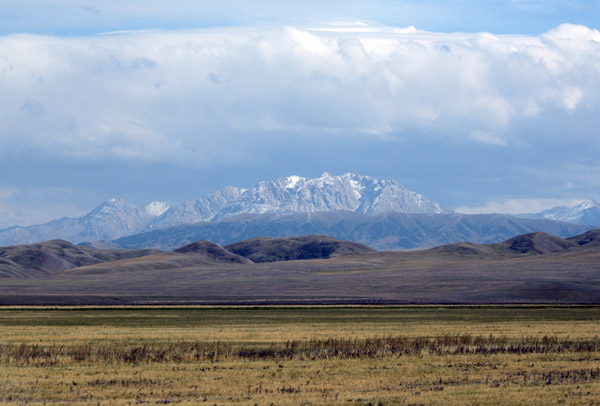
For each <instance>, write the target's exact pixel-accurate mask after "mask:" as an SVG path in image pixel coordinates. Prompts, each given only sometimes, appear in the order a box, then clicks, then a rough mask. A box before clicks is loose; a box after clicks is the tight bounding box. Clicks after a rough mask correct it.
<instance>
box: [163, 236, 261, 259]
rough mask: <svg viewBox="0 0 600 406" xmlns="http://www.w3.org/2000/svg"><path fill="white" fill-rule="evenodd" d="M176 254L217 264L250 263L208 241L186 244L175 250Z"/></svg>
mask: <svg viewBox="0 0 600 406" xmlns="http://www.w3.org/2000/svg"><path fill="white" fill-rule="evenodd" d="M173 252H176V253H178V254H194V255H199V256H203V257H204V258H206V259H207V260H210V261H213V262H219V263H232V264H249V263H252V261H251V260H249V259H248V258H244V257H243V256H240V255H236V254H234V253H232V252H231V251H228V250H226V249H225V248H223V247H221V246H220V245H217V244H214V243H212V242H210V241H204V240H200V241H196V242H194V243H191V244H188V245H186V246H184V247H181V248H177V249H176V250H175V251H173Z"/></svg>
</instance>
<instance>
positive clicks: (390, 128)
mask: <svg viewBox="0 0 600 406" xmlns="http://www.w3.org/2000/svg"><path fill="white" fill-rule="evenodd" d="M215 3H217V4H215ZM300 3H301V5H299V4H300ZM599 30H600V3H599V2H598V1H596V0H594V1H585V0H572V1H570V0H562V1H560V0H559V1H551V0H487V1H485V0H483V1H475V0H454V1H452V0H450V1H435V0H420V1H416V0H415V1H387V0H375V1H356V0H355V1H352V0H350V1H336V0H333V1H328V2H320V1H319V2H317V1H312V0H308V1H304V2H292V1H268V0H259V1H253V2H243V1H233V0H225V1H220V2H207V1H183V0H172V1H169V2H166V1H156V0H143V1H142V0H139V1H138V0H131V1H122V0H121V1H116V0H103V1H88V0H80V1H71V0H60V1H58V0H30V1H22V0H21V1H18V0H3V1H2V7H1V8H0V174H1V175H0V228H2V227H9V226H13V225H17V224H18V225H31V224H39V223H43V222H46V221H49V220H52V219H55V218H58V217H62V216H69V217H75V216H78V215H81V214H83V213H85V212H87V211H89V210H91V209H92V208H93V207H95V206H97V205H98V204H100V203H101V202H102V201H104V200H107V199H109V198H112V197H120V198H124V199H126V200H128V201H130V202H132V203H135V204H140V205H144V204H146V203H149V202H151V201H166V202H168V203H171V204H177V203H180V202H182V201H183V200H193V199H196V198H198V197H200V196H202V195H204V194H206V193H209V192H210V191H212V190H215V189H218V188H221V187H223V186H227V185H231V186H237V187H252V186H254V185H255V184H256V183H257V182H259V181H261V180H268V179H274V178H278V177H283V176H288V175H292V174H294V175H299V176H305V177H315V176H318V175H320V174H321V173H323V172H329V173H331V174H342V173H346V172H353V173H358V174H362V175H370V176H373V177H377V178H383V179H395V180H397V181H399V182H400V183H401V184H403V185H405V186H406V187H408V188H409V189H411V190H414V191H416V192H418V193H421V194H424V195H425V196H427V197H428V198H430V199H432V200H434V201H436V202H438V203H440V204H442V205H444V206H446V207H449V208H451V209H457V210H459V211H461V212H465V213H477V212H506V213H519V212H536V211H541V210H543V209H545V208H549V207H552V206H555V205H559V204H567V205H571V204H574V203H576V202H578V201H580V200H582V199H588V198H593V199H600V136H599V135H600V134H599V130H598V129H599V128H600V31H599Z"/></svg>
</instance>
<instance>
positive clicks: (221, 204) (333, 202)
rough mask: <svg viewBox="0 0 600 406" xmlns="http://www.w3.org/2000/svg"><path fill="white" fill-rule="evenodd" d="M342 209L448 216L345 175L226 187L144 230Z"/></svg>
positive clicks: (414, 197) (391, 187)
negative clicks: (245, 216)
mask: <svg viewBox="0 0 600 406" xmlns="http://www.w3.org/2000/svg"><path fill="white" fill-rule="evenodd" d="M337 210H346V211H353V212H359V213H365V214H381V213H387V212H400V213H448V212H449V211H448V210H446V209H444V208H443V207H442V206H440V205H439V204H437V203H435V202H432V201H430V200H429V199H427V198H426V197H424V196H423V195H420V194H418V193H415V192H412V191H410V190H408V189H406V188H405V187H404V186H402V185H400V184H399V183H398V182H396V181H394V180H381V179H375V178H372V177H369V176H361V175H355V174H352V173H346V174H344V175H340V176H332V175H330V174H329V173H327V172H325V173H323V174H322V175H321V176H320V177H318V178H313V179H307V178H303V177H300V176H288V177H285V178H279V179H273V180H269V181H262V182H259V183H258V184H257V185H256V187H254V188H251V189H239V188H235V187H226V188H223V189H220V190H217V191H215V192H212V193H210V194H208V195H206V196H204V197H201V198H199V199H198V200H196V201H194V202H191V201H186V202H183V203H182V204H180V205H178V206H175V207H172V208H170V209H169V210H167V211H166V212H165V213H164V214H163V215H161V216H159V217H157V218H156V219H154V220H152V221H151V222H150V223H149V224H148V225H147V226H146V228H145V230H155V229H160V228H164V227H169V226H175V225H178V224H185V223H194V222H198V221H212V220H220V219H224V218H229V217H232V216H235V215H238V214H243V213H249V214H264V213H276V214H292V213H310V212H317V211H337Z"/></svg>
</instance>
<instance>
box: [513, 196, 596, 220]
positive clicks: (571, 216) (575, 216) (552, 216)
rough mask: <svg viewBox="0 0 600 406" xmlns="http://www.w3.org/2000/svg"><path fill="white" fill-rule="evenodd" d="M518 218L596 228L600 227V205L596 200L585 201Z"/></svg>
mask: <svg viewBox="0 0 600 406" xmlns="http://www.w3.org/2000/svg"><path fill="white" fill-rule="evenodd" d="M517 216H518V217H522V218H535V219H548V220H558V221H565V222H567V223H574V224H591V225H594V226H596V225H600V203H598V202H597V201H595V200H584V201H582V202H581V203H578V204H576V205H575V206H572V207H567V206H556V207H553V208H551V209H548V210H544V211H542V212H540V213H528V214H519V215H517Z"/></svg>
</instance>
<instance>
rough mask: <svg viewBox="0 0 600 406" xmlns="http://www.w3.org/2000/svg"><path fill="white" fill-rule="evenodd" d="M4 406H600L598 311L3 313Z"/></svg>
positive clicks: (0, 372)
mask: <svg viewBox="0 0 600 406" xmlns="http://www.w3.org/2000/svg"><path fill="white" fill-rule="evenodd" d="M0 330H1V331H2V332H3V334H2V336H1V337H0V403H1V404H8V405H12V404H14V405H18V404H40V405H41V404H65V405H66V404H95V405H96V404H100V405H114V404H117V405H119V404H122V405H128V404H182V405H187V404H189V405H192V404H209V405H214V404H217V405H222V404H248V405H255V404H258V405H263V404H266V405H269V404H276V405H300V404H305V405H309V404H312V405H317V404H318V405H321V404H345V405H369V404H370V405H395V404H407V405H408V404H413V405H414V404H440V405H441V404H444V405H453V404H455V405H458V404H461V405H462V404H481V405H485V404H524V405H525V404H531V405H534V404H536V405H537V404H567V405H573V404H586V405H589V404H598V399H600V362H599V361H600V338H599V335H600V307H597V306H596V307H595V306H571V307H567V306H554V307H548V306H474V307H458V306H457V307H452V306H447V307H439V306H422V307H416V306H414V307H304V308H294V307H271V308H252V307H248V308H242V307H237V308H211V307H195V308H194V307H192V308H189V307H188V308H174V307H168V308H156V307H140V308H130V307H123V308H1V309H0Z"/></svg>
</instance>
